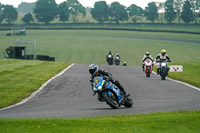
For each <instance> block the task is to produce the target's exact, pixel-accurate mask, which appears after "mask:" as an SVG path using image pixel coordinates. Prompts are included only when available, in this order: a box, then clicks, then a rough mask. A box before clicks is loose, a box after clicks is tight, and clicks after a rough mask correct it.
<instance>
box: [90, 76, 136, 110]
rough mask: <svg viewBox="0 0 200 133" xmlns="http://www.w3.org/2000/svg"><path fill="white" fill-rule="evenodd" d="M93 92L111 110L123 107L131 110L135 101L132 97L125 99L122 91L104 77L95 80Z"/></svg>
mask: <svg viewBox="0 0 200 133" xmlns="http://www.w3.org/2000/svg"><path fill="white" fill-rule="evenodd" d="M93 91H94V92H95V93H97V94H98V99H101V101H102V102H106V103H107V104H108V105H109V106H110V107H111V108H113V109H117V108H118V107H120V106H121V105H123V106H125V107H127V108H130V107H132V105H133V101H132V99H131V97H130V96H128V97H125V96H124V94H123V93H122V92H121V91H120V89H119V88H118V87H117V86H116V85H114V84H113V83H112V82H110V81H107V80H104V78H103V76H100V77H99V76H97V77H95V78H94V82H93Z"/></svg>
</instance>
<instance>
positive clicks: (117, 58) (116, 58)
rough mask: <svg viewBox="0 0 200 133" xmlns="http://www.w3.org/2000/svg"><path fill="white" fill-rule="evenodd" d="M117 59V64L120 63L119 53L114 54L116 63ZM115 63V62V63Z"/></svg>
mask: <svg viewBox="0 0 200 133" xmlns="http://www.w3.org/2000/svg"><path fill="white" fill-rule="evenodd" d="M117 60H118V61H119V64H120V61H121V57H120V55H119V53H117V54H116V57H115V64H116V61H117ZM116 65H117V64H116Z"/></svg>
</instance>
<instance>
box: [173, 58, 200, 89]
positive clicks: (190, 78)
mask: <svg viewBox="0 0 200 133" xmlns="http://www.w3.org/2000/svg"><path fill="white" fill-rule="evenodd" d="M177 64H178V63H177ZM180 64H181V65H183V72H179V73H174V72H171V73H170V74H169V77H170V78H173V79H177V80H180V81H183V82H186V83H189V84H192V85H194V86H197V87H199V88H200V69H199V68H200V62H188V63H180Z"/></svg>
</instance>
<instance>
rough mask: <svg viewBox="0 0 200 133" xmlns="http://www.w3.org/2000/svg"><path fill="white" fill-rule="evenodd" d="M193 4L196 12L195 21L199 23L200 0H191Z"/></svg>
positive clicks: (194, 12)
mask: <svg viewBox="0 0 200 133" xmlns="http://www.w3.org/2000/svg"><path fill="white" fill-rule="evenodd" d="M190 2H191V5H192V10H193V14H194V20H195V23H196V24H197V23H198V17H199V14H200V0H190Z"/></svg>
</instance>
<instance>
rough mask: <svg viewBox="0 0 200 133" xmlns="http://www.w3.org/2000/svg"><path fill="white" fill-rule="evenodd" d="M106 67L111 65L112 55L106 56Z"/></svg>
mask: <svg viewBox="0 0 200 133" xmlns="http://www.w3.org/2000/svg"><path fill="white" fill-rule="evenodd" d="M107 62H108V65H113V55H111V54H109V55H108V56H107Z"/></svg>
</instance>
